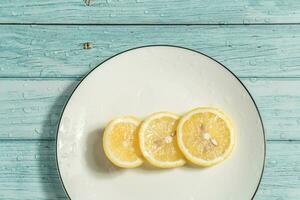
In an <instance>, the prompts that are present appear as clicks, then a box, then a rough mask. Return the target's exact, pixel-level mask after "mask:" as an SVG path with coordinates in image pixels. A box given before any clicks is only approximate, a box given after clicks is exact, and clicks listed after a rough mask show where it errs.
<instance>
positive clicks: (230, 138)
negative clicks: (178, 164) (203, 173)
mask: <svg viewBox="0 0 300 200" xmlns="http://www.w3.org/2000/svg"><path fill="white" fill-rule="evenodd" d="M177 140H178V146H179V148H180V149H181V151H182V153H183V154H184V156H185V157H186V158H187V159H188V160H189V161H190V162H192V163H194V164H196V165H199V166H203V167H207V166H211V165H215V164H217V163H219V162H221V161H223V160H225V159H226V158H227V157H228V156H229V155H230V153H231V152H232V149H233V147H234V144H235V131H234V128H233V125H232V123H231V121H230V119H229V118H228V117H227V116H225V114H224V113H223V112H221V111H220V110H218V109H215V108H208V107H203V108H197V109H195V110H192V111H190V112H188V113H187V114H185V115H184V116H183V117H182V118H181V119H180V120H179V122H178V126H177Z"/></svg>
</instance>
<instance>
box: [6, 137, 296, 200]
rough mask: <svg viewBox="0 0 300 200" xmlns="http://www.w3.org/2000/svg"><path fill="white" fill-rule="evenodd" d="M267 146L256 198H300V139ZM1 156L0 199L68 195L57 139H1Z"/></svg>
mask: <svg viewBox="0 0 300 200" xmlns="http://www.w3.org/2000/svg"><path fill="white" fill-rule="evenodd" d="M267 149H268V151H267V162H266V164H267V165H266V169H265V173H264V176H263V179H262V184H261V186H260V189H259V191H258V194H257V196H256V198H255V200H270V199H288V200H298V199H299V196H300V179H299V176H300V160H299V156H300V143H299V142H284V141H275V142H274V141H273V142H272V141H270V142H268V145H267ZM0 160H1V162H0V172H1V173H0V189H1V193H0V199H10V200H24V199H41V200H50V199H53V200H54V199H66V196H65V194H64V192H63V189H62V187H61V185H60V181H59V178H58V173H57V171H56V165H55V142H54V141H1V142H0ZM250 162H251V161H250ZM99 189H101V188H99Z"/></svg>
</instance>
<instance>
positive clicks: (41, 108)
mask: <svg viewBox="0 0 300 200" xmlns="http://www.w3.org/2000/svg"><path fill="white" fill-rule="evenodd" d="M242 81H243V83H244V84H245V85H246V86H247V88H248V89H249V90H250V92H251V93H252V95H253V97H254V99H255V101H256V103H257V105H258V107H259V110H260V111H261V115H262V118H263V122H264V125H265V129H266V137H267V139H268V140H300V134H299V129H300V79H256V78H243V79H242ZM77 84H78V81H77V80H52V79H51V80H22V79H21V80H18V79H16V80H8V79H2V80H1V79H0V130H1V131H0V139H22V138H23V139H54V138H55V134H56V128H57V124H58V120H59V117H60V114H61V112H62V109H63V106H64V104H65V103H66V101H67V99H68V97H69V96H70V95H71V92H72V90H73V88H74V87H75V86H76V85H77Z"/></svg>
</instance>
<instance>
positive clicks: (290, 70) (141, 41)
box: [0, 1, 300, 77]
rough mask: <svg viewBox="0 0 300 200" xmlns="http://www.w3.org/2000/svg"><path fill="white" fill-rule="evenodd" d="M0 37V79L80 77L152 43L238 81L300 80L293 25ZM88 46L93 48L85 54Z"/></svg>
mask: <svg viewBox="0 0 300 200" xmlns="http://www.w3.org/2000/svg"><path fill="white" fill-rule="evenodd" d="M28 2H30V1H28ZM42 5H43V4H42ZM0 13H1V12H0ZM53 16H56V15H54V14H53ZM0 37H1V43H0V49H1V55H0V77H82V76H83V75H84V74H86V73H87V72H88V71H89V70H90V69H91V68H94V67H95V66H97V65H98V64H99V63H100V62H102V61H104V60H105V59H107V58H109V57H111V56H113V55H115V54H117V53H119V52H122V51H124V50H127V49H130V48H133V47H138V46H143V45H150V44H172V45H179V46H184V47H188V48H192V49H195V50H198V51H201V52H203V53H205V54H207V55H209V56H211V57H213V58H215V59H217V60H219V61H221V62H222V63H223V64H225V65H226V66H227V67H228V68H230V69H231V70H232V71H233V72H234V73H236V74H237V75H238V76H240V77H300V64H299V63H300V57H299V54H300V45H299V44H300V26H296V25H284V26H273V25H270V26H259V25H258V26H1V28H0ZM86 42H91V44H92V45H93V48H92V49H83V44H84V43H86Z"/></svg>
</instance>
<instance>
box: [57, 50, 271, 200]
mask: <svg viewBox="0 0 300 200" xmlns="http://www.w3.org/2000/svg"><path fill="white" fill-rule="evenodd" d="M147 47H173V48H178V49H183V50H188V51H192V52H194V53H198V54H200V55H203V56H205V57H207V58H209V59H211V60H213V61H214V62H216V63H218V64H219V65H221V66H222V67H223V68H224V69H225V70H227V71H228V72H229V73H230V74H231V75H233V76H234V78H235V79H236V80H237V81H239V83H240V84H241V85H242V86H243V88H244V89H245V90H246V92H247V93H248V95H249V96H250V98H251V100H252V102H253V104H254V106H255V109H256V111H257V113H258V116H259V120H260V123H261V127H262V132H263V139H264V159H263V167H262V170H261V172H260V178H259V181H258V184H257V186H256V189H255V191H254V193H253V195H252V197H251V200H253V199H254V197H255V195H256V193H257V191H258V188H259V186H260V184H261V181H262V177H263V174H264V171H265V166H266V151H267V148H266V134H265V128H264V124H263V120H262V117H261V114H260V111H259V109H258V107H257V104H256V102H255V100H254V98H253V96H252V95H251V93H250V92H249V90H248V89H247V87H246V86H245V85H244V84H243V82H242V81H241V80H240V79H239V78H238V77H237V75H235V74H234V73H233V72H232V71H231V70H230V69H229V68H227V67H226V66H225V65H224V64H222V63H221V62H219V61H218V60H216V59H214V58H212V57H210V56H208V55H206V54H204V53H202V52H200V51H198V50H194V49H191V48H188V47H183V46H177V45H170V44H153V45H143V46H138V47H133V48H130V49H127V50H124V51H121V52H119V53H117V54H114V55H112V56H110V57H108V58H106V59H105V60H104V61H102V62H100V63H99V64H98V65H97V66H96V67H94V68H93V69H92V70H90V71H89V72H88V73H87V74H86V75H84V76H83V77H82V78H81V80H80V81H79V83H77V85H76V87H75V88H74V89H73V91H72V93H71V95H70V97H69V98H68V100H67V101H66V103H65V104H64V107H63V109H62V112H61V114H60V117H59V121H58V124H57V127H56V136H55V149H56V150H55V162H56V169H57V172H58V175H59V180H60V183H61V185H62V187H63V189H64V192H65V194H66V195H67V197H68V198H69V199H71V197H70V195H69V193H68V191H67V189H66V187H65V185H64V182H63V179H62V176H61V172H60V169H59V164H58V156H57V155H58V148H57V147H58V140H57V138H58V134H59V127H60V124H61V120H62V116H63V114H64V112H65V109H66V107H67V105H68V103H69V101H70V100H71V98H72V96H73V95H74V92H75V91H76V90H77V88H78V87H79V86H80V85H81V83H82V82H83V81H84V80H85V79H86V78H87V76H89V75H90V74H91V73H92V72H93V71H94V70H96V69H98V67H100V66H101V65H102V64H104V63H105V62H107V61H109V60H110V59H112V58H114V57H117V56H118V55H120V54H123V53H126V52H128V51H132V50H136V49H142V48H147Z"/></svg>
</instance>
